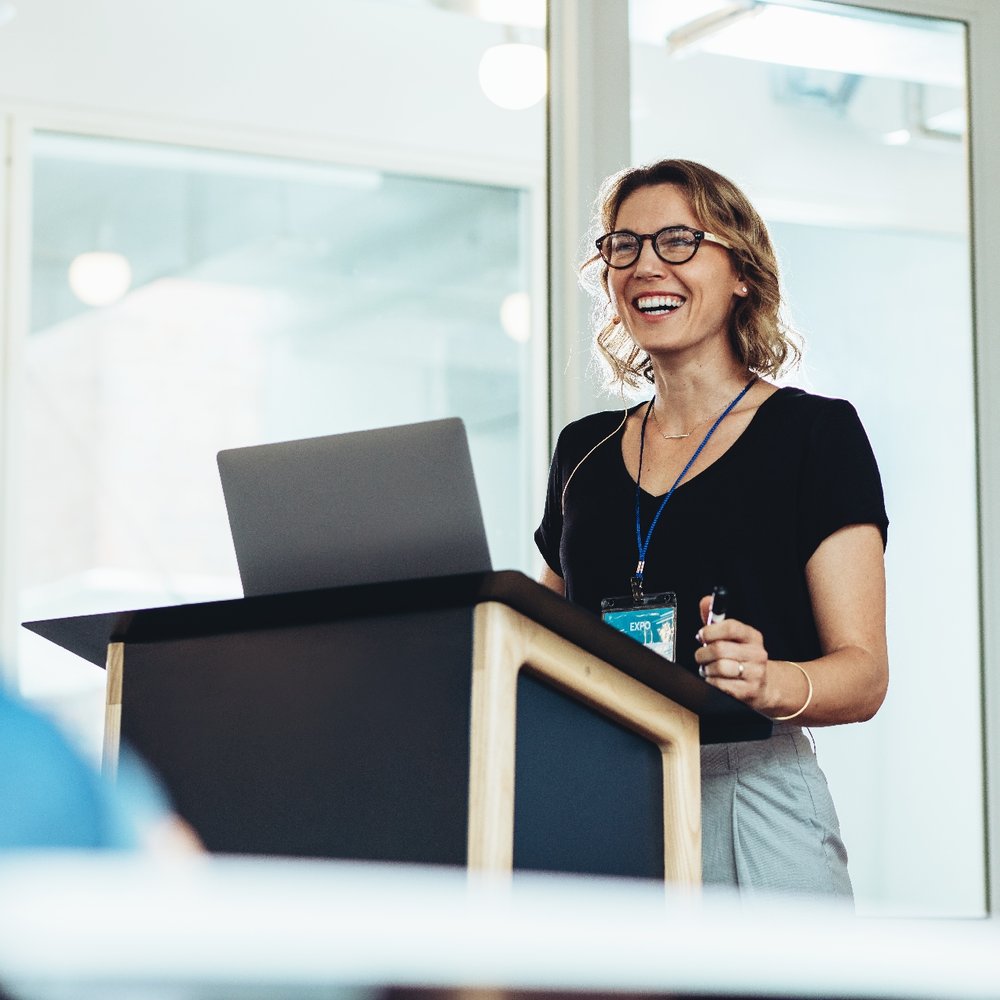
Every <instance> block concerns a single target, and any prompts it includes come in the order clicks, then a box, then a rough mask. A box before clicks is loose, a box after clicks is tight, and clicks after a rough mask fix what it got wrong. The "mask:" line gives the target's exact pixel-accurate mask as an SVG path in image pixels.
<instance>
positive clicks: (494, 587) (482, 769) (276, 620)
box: [25, 572, 771, 882]
mask: <svg viewBox="0 0 1000 1000" xmlns="http://www.w3.org/2000/svg"><path fill="white" fill-rule="evenodd" d="M25 625H26V627H27V628H29V629H31V630H32V631H34V632H37V633H38V634H39V635H42V636H44V637H46V638H48V639H50V640H51V641H53V642H55V643H57V644H58V645H60V646H62V647H64V648H66V649H68V650H70V651H72V652H74V653H76V654H78V655H79V656H81V657H83V658H84V659H86V660H89V661H90V662H92V663H95V664H97V665H99V666H106V667H107V670H108V699H107V717H106V733H105V766H106V767H107V768H109V769H114V767H115V766H116V764H117V755H118V745H119V739H123V740H125V741H126V742H127V743H129V744H130V745H132V746H133V747H134V748H135V749H136V750H137V751H138V752H139V753H140V754H142V756H143V757H145V758H146V760H147V761H148V762H149V763H150V764H151V765H152V766H153V768H155V770H156V771H157V772H158V773H159V775H160V776H161V778H162V779H163V781H164V783H165V785H166V787H167V789H168V791H169V792H170V794H171V796H172V798H173V801H174V803H175V805H176V808H177V810H178V812H179V813H180V814H181V815H182V816H183V817H184V818H185V819H186V820H187V821H188V822H189V823H191V825H192V826H193V827H194V829H195V830H196V831H197V832H198V834H199V835H200V836H201V838H202V840H203V841H204V843H205V845H206V846H207V847H208V848H209V849H210V850H212V851H219V852H226V853H249V854H268V855H290V856H311V857H330V858H351V859H361V860H392V861H404V862H417V863H430V864H435V863H439V864H452V865H468V866H469V867H470V868H472V869H478V870H488V871H495V872H503V871H509V870H510V869H511V868H512V867H515V868H531V869H541V870H550V871H567V872H583V873H593V874H607V875H623V876H638V877H658V878H666V879H668V880H669V881H675V882H698V881H699V880H700V870H701V854H700V845H701V828H700V767H699V754H698V745H699V742H702V743H709V742H720V741H737V740H748V739H763V738H765V737H767V736H768V735H769V734H770V731H771V723H770V722H769V720H767V719H765V718H764V717H763V716H760V715H758V714H757V713H755V712H753V711H751V710H750V709H748V708H746V706H744V705H742V704H741V703H739V702H737V701H735V700H734V699H732V698H729V697H728V696H727V695H724V694H722V693H721V692H719V691H717V690H716V689H715V688H713V687H711V686H710V685H708V684H706V683H705V682H704V681H702V680H701V679H699V678H698V677H697V676H696V675H694V674H692V673H691V672H689V671H687V670H684V669H682V668H681V667H679V666H677V665H676V664H673V663H670V662H668V661H666V660H664V659H662V658H661V657H659V656H657V655H656V654H655V653H651V652H649V651H647V650H645V649H643V648H642V646H640V645H639V644H638V643H636V642H634V641H633V640H631V639H629V638H627V637H625V636H622V635H620V634H618V633H617V632H615V631H614V630H613V629H610V628H608V627H607V626H605V625H604V624H603V623H602V622H600V621H599V620H597V619H596V618H595V617H594V616H592V615H590V614H588V613H586V612H584V611H582V610H580V609H578V608H575V607H573V606H572V605H570V604H568V603H567V602H566V601H564V600H562V599H561V598H559V597H557V596H556V595H555V594H553V593H551V592H550V591H548V590H546V589H545V588H544V587H541V586H539V585H538V584H536V583H534V582H533V581H531V580H529V579H528V578H527V577H525V576H523V575H522V574H520V573H515V572H501V573H485V574H471V575H463V576H453V577H442V578H437V579H423V580H415V581H405V582H401V583H388V584H377V585H371V586H364V587H353V588H337V589H330V590H316V591H306V592H300V593H293V594H280V595H273V596H266V597H251V598H244V599H242V600H233V601H217V602H210V603H204V604H191V605H183V606H179V607H167V608H149V609H145V610H141V611H129V612H120V613H109V614H99V615H86V616H81V617H75V618H60V619H50V620H48V621H39V622H28V623H25ZM515 736H516V740H515Z"/></svg>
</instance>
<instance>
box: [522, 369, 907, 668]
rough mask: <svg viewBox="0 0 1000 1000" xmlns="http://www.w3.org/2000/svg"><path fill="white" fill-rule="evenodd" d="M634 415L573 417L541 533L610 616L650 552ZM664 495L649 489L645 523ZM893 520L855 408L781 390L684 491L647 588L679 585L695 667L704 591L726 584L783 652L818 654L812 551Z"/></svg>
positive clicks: (569, 588)
mask: <svg viewBox="0 0 1000 1000" xmlns="http://www.w3.org/2000/svg"><path fill="white" fill-rule="evenodd" d="M642 405H644V404H642ZM622 416H623V414H622V411H621V410H617V411H606V412H603V413H595V414H592V415H591V416H588V417H584V418H583V419H582V420H577V421H575V422H574V423H571V424H569V425H568V426H567V427H566V428H564V429H563V431H562V433H561V434H560V435H559V440H558V442H557V444H556V450H555V455H554V457H553V460H552V468H551V471H550V474H549V487H548V494H547V497H546V503H545V513H544V516H543V518H542V523H541V525H540V526H539V528H538V530H537V531H536V532H535V542H536V544H537V545H538V548H539V551H540V552H541V553H542V556H543V557H544V558H545V561H546V562H547V563H548V564H549V566H550V567H551V568H552V569H553V570H554V571H555V572H556V573H558V574H559V575H560V576H561V577H562V578H563V580H564V581H565V584H566V596H567V597H568V598H569V600H571V601H573V602H574V603H576V604H579V605H581V606H583V607H585V608H587V609H589V610H591V611H594V612H596V613H598V614H599V613H600V606H601V599H602V598H605V597H618V596H623V595H625V594H627V593H628V592H629V580H630V578H631V576H632V573H633V572H634V571H635V566H636V561H637V559H638V547H637V543H636V528H635V496H636V486H635V482H634V480H633V479H632V477H631V476H630V475H629V472H628V470H627V469H626V467H625V462H624V459H623V457H622V450H621V442H622V432H623V428H620V427H619V424H621V423H622ZM616 428H618V429H617V430H616ZM608 435H610V437H608V439H607V440H606V441H604V443H603V444H600V445H599V446H598V447H597V448H596V449H595V450H594V451H593V452H592V453H591V454H590V455H589V456H588V457H587V458H586V459H585V460H584V461H583V462H582V464H579V466H578V463H580V462H581V459H584V456H585V455H587V453H588V451H590V450H591V449H592V448H594V446H595V445H597V444H598V442H600V441H601V440H602V439H603V438H605V437H607V436H608ZM574 469H576V471H575V472H574V471H573V470H574ZM570 478H571V481H570V483H569V486H568V488H566V491H565V498H563V488H564V486H565V484H566V482H567V479H570ZM661 501H662V497H654V496H650V495H649V494H648V493H646V492H645V491H641V492H640V519H641V524H642V531H643V535H645V533H646V532H647V531H648V530H649V525H650V523H651V522H652V519H653V517H654V516H655V514H656V511H657V509H658V508H659V506H660V503H661ZM564 505H565V506H564ZM888 523H889V522H888V518H887V517H886V512H885V502H884V499H883V495H882V481H881V478H880V476H879V471H878V466H877V464H876V462H875V456H874V454H873V453H872V449H871V445H870V443H869V441H868V437H867V435H866V434H865V431H864V428H863V427H862V426H861V421H860V420H859V419H858V415H857V413H856V411H855V410H854V407H853V406H851V404H850V403H848V402H846V401H844V400H840V399H827V398H826V397H823V396H815V395H811V394H809V393H806V392H804V391H803V390H801V389H794V388H790V387H786V388H782V389H779V390H778V391H777V392H775V393H774V394H773V395H771V396H770V397H769V398H768V399H767V400H765V401H764V403H762V404H761V406H760V407H759V409H758V410H757V413H756V414H755V415H754V417H753V419H752V420H751V421H750V424H749V425H748V426H747V428H746V429H745V430H744V432H743V433H742V434H741V435H740V437H739V438H737V440H736V441H735V442H734V443H733V444H732V446H731V447H730V448H729V449H728V450H727V451H726V452H725V453H724V454H722V455H721V456H720V457H719V458H718V459H717V460H716V461H715V462H713V463H712V464H711V465H710V466H708V467H707V468H706V469H704V470H703V471H702V472H700V473H698V474H697V475H696V476H695V477H694V478H692V479H688V480H686V481H685V482H683V483H682V484H681V485H680V486H679V487H678V488H677V490H676V491H675V492H674V495H673V497H672V498H671V499H670V502H669V503H668V504H667V506H666V508H665V509H664V511H663V514H662V515H661V517H660V520H659V523H658V524H657V526H656V530H655V531H654V533H653V537H652V540H651V542H650V545H649V549H648V551H647V553H646V565H645V571H644V580H643V586H644V589H645V591H646V592H647V593H655V592H659V591H674V592H675V593H676V594H677V603H678V612H677V613H678V619H677V620H678V629H677V660H678V662H679V663H680V664H682V665H684V666H687V667H689V668H693V665H694V652H695V647H696V640H695V633H696V632H697V631H698V629H699V628H700V627H701V619H700V617H699V614H698V601H699V599H700V598H701V597H702V596H704V595H706V594H709V593H711V591H712V588H713V587H714V586H715V585H716V584H722V585H724V586H725V587H726V588H727V589H728V590H729V615H730V617H733V618H738V619H740V620H741V621H744V622H746V623H747V624H749V625H752V626H754V627H755V628H757V629H759V630H760V631H761V633H762V634H763V636H764V646H765V648H766V649H767V651H768V654H769V656H770V657H771V658H772V659H782V660H783V659H789V660H796V661H800V660H812V659H815V658H816V657H818V656H820V655H821V654H822V650H821V649H820V645H819V638H818V636H817V633H816V623H815V621H814V618H813V612H812V606H811V603H810V600H809V592H808V589H807V587H806V580H805V566H806V563H807V562H808V560H809V557H810V556H811V555H812V554H813V552H815V550H816V548H817V547H818V546H819V544H820V542H822V541H823V540H824V539H825V538H827V537H828V536H829V535H831V534H833V533H834V532H835V531H837V530H838V529H840V528H842V527H845V526H846V525H849V524H874V525H875V526H876V527H878V529H879V530H880V531H881V533H882V539H883V544H884V543H885V539H886V533H887V529H888Z"/></svg>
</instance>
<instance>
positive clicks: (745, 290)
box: [741, 285, 747, 295]
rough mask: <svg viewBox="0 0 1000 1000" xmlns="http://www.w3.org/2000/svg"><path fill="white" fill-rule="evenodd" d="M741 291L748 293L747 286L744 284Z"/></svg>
mask: <svg viewBox="0 0 1000 1000" xmlns="http://www.w3.org/2000/svg"><path fill="white" fill-rule="evenodd" d="M741 291H742V292H743V294H744V295H746V293H747V286H746V285H743V286H742V288H741Z"/></svg>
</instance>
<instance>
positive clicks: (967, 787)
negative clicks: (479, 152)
mask: <svg viewBox="0 0 1000 1000" xmlns="http://www.w3.org/2000/svg"><path fill="white" fill-rule="evenodd" d="M630 33H631V49H632V78H631V87H632V95H633V97H632V159H633V160H634V161H635V162H647V161H651V160H655V159H659V158H661V157H664V156H680V157H687V158H690V159H695V160H700V161H702V162H705V163H707V164H709V165H710V166H713V167H715V168H716V169H717V170H719V171H721V172H722V173H724V174H727V175H729V176H731V177H732V178H733V179H734V180H735V181H736V182H737V183H739V184H740V185H741V186H742V187H744V189H745V190H746V191H747V192H748V194H749V195H750V197H751V198H752V199H753V200H754V202H755V203H756V204H757V206H758V207H759V208H760V209H761V210H762V212H763V213H764V215H765V217H766V218H767V220H768V222H769V225H770V227H771V230H772V235H773V236H774V239H775V242H776V244H777V248H778V252H779V257H780V260H781V263H782V266H783V276H784V279H785V285H786V293H787V299H788V302H789V304H790V306H791V314H792V319H793V321H794V323H795V325H796V326H797V327H798V328H799V329H800V330H801V331H802V332H803V333H804V335H805V340H806V353H805V364H804V366H803V368H802V369H801V370H800V371H799V372H797V373H794V374H793V375H792V376H791V377H790V378H789V380H788V381H790V382H792V383H793V384H798V385H801V386H803V387H804V388H808V389H810V390H812V391H815V392H819V393H822V394H825V395H830V396H841V397H845V398H847V399H850V400H851V401H852V402H853V403H854V404H855V406H856V407H857V409H858V411H859V413H860V414H861V417H862V420H863V421H864V423H865V425H866V427H867V429H868V432H869V436H870V437H871V438H872V441H873V444H874V447H875V451H876V454H877V456H878V458H879V461H880V465H881V470H882V475H883V480H884V485H885V491H886V501H887V506H888V511H889V517H890V521H891V524H890V528H889V546H888V551H887V568H888V588H889V612H888V614H889V619H888V626H889V646H890V670H891V681H890V691H889V696H888V699H887V701H886V703H885V705H884V707H883V708H882V710H881V711H880V712H879V714H878V715H877V716H876V718H875V719H874V720H873V721H872V722H870V723H867V724H865V725H862V726H846V727H837V728H831V729H827V730H822V731H817V732H816V733H815V739H816V742H817V744H818V751H819V754H820V762H821V764H822V765H823V767H824V769H825V770H826V772H827V775H828V777H829V779H830V783H831V786H832V789H833V793H834V798H835V800H836V802H837V804H838V808H839V810H840V814H841V821H842V826H843V829H844V835H845V839H846V841H847V845H848V849H849V851H850V855H851V871H852V876H853V878H854V881H855V889H856V893H857V897H858V906H859V910H860V911H861V912H865V913H879V912H894V913H898V912H902V913H918V914H922V915H928V914H934V915H955V914H959V915H979V914H982V913H983V912H984V908H985V895H984V851H983V846H984V836H983V791H982V789H983V772H982V750H981V747H982V742H981V741H982V733H981V720H980V710H981V709H980V705H981V702H980V651H979V634H980V623H979V613H978V596H977V595H978V575H979V565H978V553H977V538H976V534H977V528H976V519H977V504H976V467H975V426H974V371H973V331H972V316H971V294H970V284H971V282H970V244H969V233H968V218H969V206H968V190H967V183H966V178H967V172H968V164H967V149H966V143H965V121H966V111H965V108H966V66H965V37H964V28H963V26H962V25H960V24H958V23H956V22H948V21H942V20H933V19H929V18H917V17H902V16H899V15H887V14H881V13H874V12H872V11H865V10H861V9H859V8H857V7H853V6H851V5H849V4H833V3H823V4H819V3H753V4H732V3H722V2H717V0H702V2H691V3H685V4H662V3H657V2H654V0H631V3H630ZM943 696H944V697H946V700H947V703H946V704H942V697H943Z"/></svg>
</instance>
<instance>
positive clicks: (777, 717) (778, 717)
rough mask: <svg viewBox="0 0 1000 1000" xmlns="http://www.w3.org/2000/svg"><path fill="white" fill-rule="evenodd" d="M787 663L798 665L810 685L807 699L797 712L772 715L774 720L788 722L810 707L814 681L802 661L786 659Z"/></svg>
mask: <svg viewBox="0 0 1000 1000" xmlns="http://www.w3.org/2000/svg"><path fill="white" fill-rule="evenodd" d="M785 663H790V664H791V665H792V666H793V667H798V668H799V670H801V671H802V676H803V677H804V678H805V679H806V684H808V685H809V693H808V694H807V695H806V700H805V702H803V704H802V707H801V708H800V709H799V710H798V711H797V712H792V714H791V715H772V716H771V721H772V722H788V720H789V719H796V718H798V717H799V716H800V715H801V714H802V713H803V712H804V711H805V710H806V709H807V708H808V707H809V703H810V702H811V701H812V700H813V682H812V678H811V677H810V676H809V675H808V674H807V673H806V668H805V667H803V666H802V664H800V663H796V662H795V661H794V660H785Z"/></svg>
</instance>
